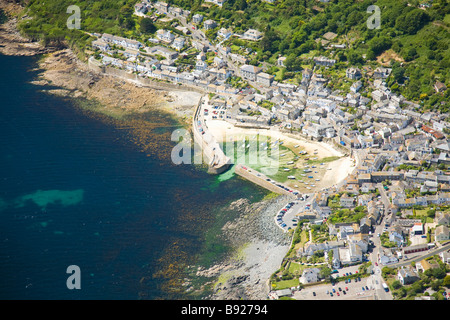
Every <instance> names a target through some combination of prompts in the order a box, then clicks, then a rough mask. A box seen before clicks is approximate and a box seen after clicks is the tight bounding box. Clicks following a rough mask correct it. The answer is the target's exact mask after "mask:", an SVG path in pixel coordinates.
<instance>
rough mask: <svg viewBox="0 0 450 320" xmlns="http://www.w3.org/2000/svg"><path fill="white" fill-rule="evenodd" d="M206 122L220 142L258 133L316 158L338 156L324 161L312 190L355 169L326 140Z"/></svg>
mask: <svg viewBox="0 0 450 320" xmlns="http://www.w3.org/2000/svg"><path fill="white" fill-rule="evenodd" d="M206 124H207V126H208V129H209V131H210V133H211V134H212V135H213V136H214V137H215V138H216V139H217V140H218V141H221V142H225V141H231V140H233V141H237V140H240V139H242V138H243V137H244V136H246V137H252V136H255V135H256V134H259V135H263V136H270V137H271V138H273V139H275V140H280V141H283V142H284V145H285V146H287V147H289V148H293V147H294V146H297V145H298V146H299V147H300V148H301V149H302V150H304V151H306V152H307V153H308V154H311V155H314V156H316V157H317V158H318V160H320V159H323V158H327V157H339V159H337V160H334V161H331V162H327V163H325V165H324V168H323V169H321V171H322V172H321V173H322V177H321V179H320V181H317V182H316V183H315V187H314V188H312V189H311V190H312V191H317V190H320V189H324V188H328V187H331V186H333V185H335V184H337V183H339V182H341V181H342V180H344V179H345V178H346V177H347V176H348V175H349V174H350V173H352V172H353V170H354V169H355V163H354V160H353V159H352V158H350V157H348V156H345V155H344V154H343V153H342V152H341V151H340V150H337V149H335V148H334V147H333V146H331V145H330V144H328V143H326V142H319V141H311V140H306V139H304V138H302V137H296V138H294V137H292V136H290V135H287V134H285V133H283V132H281V131H279V130H277V129H276V128H273V129H271V130H267V129H252V128H241V127H236V126H234V125H233V124H231V123H229V122H226V121H224V120H208V121H207V122H206Z"/></svg>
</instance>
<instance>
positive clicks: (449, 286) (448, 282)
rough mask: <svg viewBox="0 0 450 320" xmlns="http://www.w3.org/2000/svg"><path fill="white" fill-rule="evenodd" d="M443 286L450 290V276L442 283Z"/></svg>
mask: <svg viewBox="0 0 450 320" xmlns="http://www.w3.org/2000/svg"><path fill="white" fill-rule="evenodd" d="M442 285H443V286H446V287H447V288H450V275H446V276H445V277H444V281H443V282H442Z"/></svg>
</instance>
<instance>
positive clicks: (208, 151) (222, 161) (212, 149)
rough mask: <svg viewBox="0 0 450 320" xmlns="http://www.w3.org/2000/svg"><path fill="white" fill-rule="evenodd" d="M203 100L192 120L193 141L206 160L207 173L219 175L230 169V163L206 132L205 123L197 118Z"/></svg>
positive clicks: (212, 137)
mask: <svg viewBox="0 0 450 320" xmlns="http://www.w3.org/2000/svg"><path fill="white" fill-rule="evenodd" d="M203 100H204V97H202V98H201V99H200V101H199V103H198V105H197V107H196V108H195V112H194V117H193V118H192V131H193V133H194V141H195V143H197V144H198V145H199V146H200V148H201V150H202V153H203V155H205V156H206V158H207V160H208V173H211V174H220V173H223V172H225V171H226V170H227V169H228V168H229V167H230V165H231V164H232V161H231V159H230V158H229V157H227V156H226V155H225V153H224V152H223V150H222V148H221V147H220V145H219V143H218V142H217V140H216V139H215V138H214V136H213V135H212V134H210V133H209V132H208V127H207V126H206V124H205V122H204V121H203V120H201V119H200V117H199V114H200V106H201V105H202V104H203Z"/></svg>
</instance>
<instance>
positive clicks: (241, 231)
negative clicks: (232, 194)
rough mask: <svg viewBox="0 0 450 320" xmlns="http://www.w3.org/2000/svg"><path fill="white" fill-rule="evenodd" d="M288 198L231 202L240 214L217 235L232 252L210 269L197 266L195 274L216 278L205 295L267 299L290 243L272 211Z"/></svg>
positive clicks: (226, 297)
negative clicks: (208, 293) (270, 280)
mask: <svg viewBox="0 0 450 320" xmlns="http://www.w3.org/2000/svg"><path fill="white" fill-rule="evenodd" d="M287 202H289V199H288V197H287V196H278V197H277V198H274V199H270V200H265V201H261V202H257V203H253V204H251V203H250V202H249V201H248V200H247V199H239V200H237V201H235V202H233V203H232V204H231V206H230V209H233V210H238V211H239V212H241V214H240V216H239V217H238V218H237V219H235V220H234V221H230V222H227V223H226V224H225V225H224V226H223V228H222V232H223V234H222V235H220V236H221V237H222V238H223V240H224V241H225V242H226V243H228V244H229V245H231V246H232V248H234V252H235V253H234V254H233V255H232V256H230V257H229V258H228V259H226V260H225V261H223V262H221V263H218V264H216V265H214V266H212V267H211V268H209V269H202V268H199V269H198V270H197V276H202V277H209V278H211V279H218V280H217V281H216V282H215V284H214V288H213V293H212V294H211V295H210V296H209V297H207V298H206V299H210V300H241V299H243V300H265V299H267V294H268V293H269V291H270V287H269V279H270V276H271V275H272V274H273V273H274V272H275V271H276V270H278V269H279V267H280V265H281V262H282V261H283V258H284V257H285V255H286V253H287V252H288V250H289V248H290V244H291V236H290V235H289V234H287V233H285V232H283V231H282V230H281V229H280V228H279V227H278V226H277V225H276V224H275V222H274V216H275V213H276V212H277V211H279V210H280V209H282V208H283V206H285V205H286V203H287Z"/></svg>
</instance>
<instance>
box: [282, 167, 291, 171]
mask: <svg viewBox="0 0 450 320" xmlns="http://www.w3.org/2000/svg"><path fill="white" fill-rule="evenodd" d="M283 170H284V171H291V169H289V168H284V169H283Z"/></svg>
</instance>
